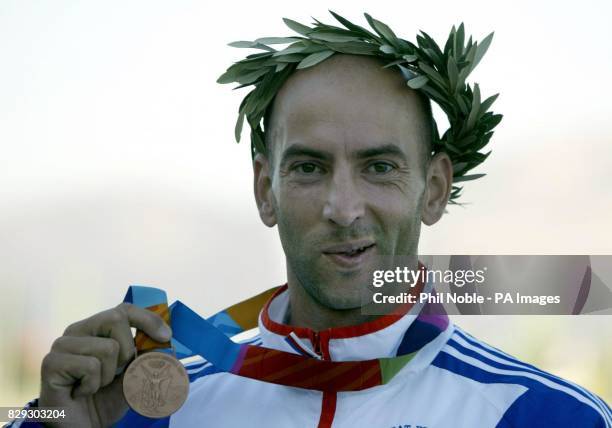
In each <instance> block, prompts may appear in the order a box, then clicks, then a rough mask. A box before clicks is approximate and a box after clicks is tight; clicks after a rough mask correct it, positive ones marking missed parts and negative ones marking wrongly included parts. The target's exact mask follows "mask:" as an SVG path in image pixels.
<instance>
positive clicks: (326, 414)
mask: <svg viewBox="0 0 612 428" xmlns="http://www.w3.org/2000/svg"><path fill="white" fill-rule="evenodd" d="M430 115H431V110H430V108H429V105H428V101H427V100H426V99H424V98H423V96H422V95H421V94H420V93H419V92H417V91H415V90H414V89H411V88H409V87H407V86H406V83H405V75H404V74H402V73H400V72H398V71H397V69H393V68H382V67H381V63H380V61H378V60H377V59H374V58H369V57H367V56H358V55H351V54H342V53H337V54H334V55H333V56H330V55H328V57H327V58H325V60H324V61H320V62H319V63H317V64H316V65H314V66H311V67H308V68H304V69H298V70H296V71H295V72H294V73H292V74H291V75H290V76H288V78H287V80H286V81H285V82H283V84H282V86H281V87H280V89H279V91H278V93H277V94H276V96H275V98H274V101H273V103H272V104H271V106H270V109H269V110H268V111H267V118H266V120H267V124H268V126H267V127H266V128H267V129H266V133H265V150H255V151H254V158H253V171H254V193H255V199H256V202H257V208H258V211H259V215H260V217H261V220H262V221H263V223H264V224H265V225H266V226H268V227H273V226H278V231H279V235H280V239H281V243H282V246H283V250H284V252H285V256H286V267H287V284H286V286H284V287H282V288H280V289H279V290H277V291H276V293H275V294H274V295H273V296H272V298H271V299H270V300H269V301H268V302H267V303H266V305H265V306H264V308H263V309H262V311H261V314H260V316H259V330H260V331H259V335H258V336H257V337H256V338H255V339H254V340H253V341H252V344H254V345H261V346H262V347H266V348H271V349H275V350H280V351H284V352H286V353H291V354H296V355H303V356H304V361H306V362H307V360H308V361H312V360H316V361H319V360H321V361H322V362H325V361H333V362H340V364H338V365H336V366H334V370H335V372H334V373H333V374H329V376H328V374H327V373H325V374H321V373H317V372H316V371H312V372H308V373H307V374H306V375H304V376H302V374H303V373H304V370H301V368H300V367H296V366H293V367H283V368H279V369H278V370H277V371H276V372H273V373H272V376H271V379H272V378H273V379H274V380H269V381H261V380H254V379H251V378H248V377H243V376H236V375H235V374H232V373H226V372H223V371H220V370H219V369H218V368H216V367H215V366H214V365H211V364H210V363H208V362H207V361H205V360H202V359H200V360H198V361H196V362H192V363H190V364H188V365H187V369H188V372H189V374H190V381H191V386H190V392H189V396H188V399H187V401H186V402H185V404H184V405H183V406H182V407H181V408H180V410H178V411H177V412H176V413H174V414H173V415H172V416H171V417H170V418H169V419H163V420H159V421H155V420H150V419H146V418H142V417H139V416H138V415H137V414H135V413H134V412H132V411H128V406H127V403H126V402H125V399H124V398H123V394H122V390H121V381H122V376H121V374H119V375H117V373H119V372H120V371H121V368H122V367H124V366H125V365H126V364H127V363H128V362H129V361H130V360H131V359H132V358H133V356H134V352H135V350H134V340H133V337H132V334H131V330H130V328H131V327H135V328H138V329H140V330H142V331H143V332H144V333H146V334H147V335H148V336H150V337H151V338H153V339H155V340H157V341H159V342H165V341H167V340H168V339H169V338H170V337H171V334H172V333H171V331H170V329H169V328H168V326H167V325H165V324H164V322H163V321H162V319H161V318H160V317H159V316H157V315H155V314H154V313H152V312H149V311H146V310H144V309H142V308H139V307H137V306H135V305H129V304H122V305H119V306H118V307H116V308H113V309H109V310H107V311H104V312H101V313H99V314H96V315H94V316H92V317H90V318H87V319H85V320H83V321H80V322H77V323H75V324H73V325H71V326H69V327H68V328H67V329H66V331H65V333H64V335H63V336H62V337H60V338H58V339H57V340H56V341H55V342H54V344H53V346H52V349H51V351H50V352H49V354H48V355H47V356H46V357H45V359H44V361H43V366H42V387H41V394H40V398H39V400H38V403H36V404H35V405H38V406H42V407H44V406H61V407H63V408H65V409H66V412H67V413H69V414H70V415H71V417H72V418H73V421H74V426H79V427H98V426H110V425H112V424H114V423H118V426H172V427H184V426H185V427H189V426H205V427H244V426H252V427H260V426H265V427H316V426H318V427H332V426H333V427H349V426H350V427H384V428H390V427H412V428H414V427H427V428H434V427H496V426H497V427H523V426H538V427H553V426H554V427H561V426H570V427H571V426H576V427H603V426H611V425H610V424H611V421H612V419H611V415H610V409H609V407H608V406H607V405H606V403H604V402H603V401H602V400H601V399H599V398H598V397H596V396H594V395H593V394H591V393H589V392H588V391H585V390H584V389H582V388H581V387H579V386H576V385H574V384H571V383H569V382H567V381H564V380H562V379H559V378H557V377H555V376H552V375H550V374H547V373H545V372H542V371H540V370H538V369H536V368H534V367H532V366H530V365H528V364H525V363H522V362H520V361H518V360H516V359H514V358H512V357H510V356H508V355H506V354H504V353H502V352H501V351H499V350H497V349H494V348H492V347H490V346H488V345H486V344H484V343H482V342H480V341H478V340H477V339H475V338H473V337H472V336H470V335H468V334H467V333H465V332H463V331H462V330H460V329H459V328H458V327H455V326H453V325H452V324H449V323H448V322H446V321H445V318H444V317H440V318H436V319H435V320H434V322H432V323H429V324H428V323H427V318H425V317H423V316H422V315H419V313H418V311H419V310H421V309H422V307H419V306H417V305H411V304H407V305H401V306H399V307H394V309H393V312H392V313H390V314H387V315H382V316H375V315H368V314H367V313H365V311H363V310H362V309H363V301H362V296H363V292H364V290H365V289H366V288H367V285H368V275H369V273H370V272H371V271H372V270H373V269H375V268H377V266H378V265H379V263H380V261H381V257H384V256H389V255H391V256H407V257H410V256H414V255H416V254H417V253H418V251H417V249H418V241H419V236H420V227H421V223H424V224H426V225H433V224H435V223H436V222H437V221H438V220H439V219H440V218H441V217H442V215H443V213H444V211H445V208H446V205H447V202H448V200H449V197H450V196H451V192H452V184H453V162H452V160H451V158H450V156H449V155H448V154H447V153H446V152H444V151H440V152H438V153H436V154H435V155H433V156H432V149H431V145H430V142H431V140H432V138H433V136H432V129H431V127H430V123H431V120H432V119H431V117H430ZM251 125H253V124H251ZM419 287H420V289H423V288H424V287H425V284H422V283H420V284H419V285H418V287H417V288H419ZM434 327H435V328H434ZM376 359H383V360H381V361H385V363H384V364H386V365H387V366H389V367H394V369H393V370H391V371H387V372H385V375H384V376H383V379H378V378H376V379H375V380H376V382H373V384H371V383H369V382H370V380H371V379H373V378H374V377H375V376H374V375H372V374H371V373H367V372H359V371H355V366H352V365H347V364H344V365H343V364H342V363H346V362H351V361H371V360H376ZM400 360H401V364H400V363H398V361H400ZM381 364H382V363H381ZM304 367H311V366H307V365H305V366H304ZM321 367H328V366H323V365H321ZM300 376H301V377H300ZM332 376H333V377H334V380H335V381H337V382H335V383H334V385H336V386H337V385H339V384H341V387H338V388H335V387H332V386H329V385H328V386H325V387H315V386H313V387H310V386H309V385H310V383H309V381H310V379H316V380H317V382H320V384H324V385H327V384H326V383H325V382H326V379H325V378H326V377H332ZM292 378H296V379H297V380H295V383H293V384H292V383H291V382H292V380H291V379H292ZM279 379H282V382H281V381H280V380H279ZM300 382H301V383H300ZM355 385H358V386H355ZM126 412H127V413H126ZM15 425H16V426H17V424H15ZM57 425H58V426H60V425H61V424H57ZM64 426H66V425H64Z"/></svg>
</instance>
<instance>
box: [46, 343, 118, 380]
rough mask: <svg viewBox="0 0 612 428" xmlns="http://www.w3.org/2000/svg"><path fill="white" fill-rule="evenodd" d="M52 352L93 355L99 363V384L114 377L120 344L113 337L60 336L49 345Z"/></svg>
mask: <svg viewBox="0 0 612 428" xmlns="http://www.w3.org/2000/svg"><path fill="white" fill-rule="evenodd" d="M51 350H52V351H53V352H59V353H62V354H77V355H87V356H91V357H95V358H97V359H98V360H100V364H101V370H102V371H101V386H106V385H108V384H109V383H111V382H112V381H113V379H114V378H115V375H116V372H117V367H118V364H119V350H120V345H119V342H117V341H116V340H115V339H112V338H106V337H84V336H79V337H76V336H62V337H60V338H58V339H57V340H56V341H55V342H53V345H52V347H51Z"/></svg>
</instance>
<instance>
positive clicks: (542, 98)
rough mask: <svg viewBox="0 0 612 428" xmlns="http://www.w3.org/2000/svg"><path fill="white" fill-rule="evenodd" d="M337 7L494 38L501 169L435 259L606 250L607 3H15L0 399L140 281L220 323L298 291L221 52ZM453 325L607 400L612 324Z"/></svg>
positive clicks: (2, 189) (7, 101) (559, 320)
mask: <svg viewBox="0 0 612 428" xmlns="http://www.w3.org/2000/svg"><path fill="white" fill-rule="evenodd" d="M208 4H209V5H210V3H208ZM329 7H332V8H333V9H334V10H335V11H336V12H339V13H340V14H342V15H344V16H346V17H347V18H349V19H351V20H353V21H357V22H360V23H365V20H364V19H363V17H362V15H361V14H362V13H363V12H366V11H367V12H369V13H370V14H372V15H373V16H374V17H375V18H378V19H380V20H382V21H384V22H386V23H388V24H389V25H390V26H391V27H392V28H393V29H394V30H395V31H396V32H397V33H398V35H400V36H401V37H403V38H406V39H408V40H415V37H416V32H417V30H419V29H423V30H425V31H427V32H428V33H429V34H431V35H432V36H433V37H434V38H435V39H436V40H438V41H442V42H443V41H445V40H446V37H447V35H448V32H449V30H450V28H451V26H452V25H453V24H459V23H460V22H462V21H463V22H465V24H466V29H467V32H468V34H473V35H474V36H475V37H476V39H482V38H483V37H484V36H486V35H487V34H488V33H489V32H491V31H495V38H494V40H493V44H492V46H491V48H490V50H489V52H488V54H487V55H486V56H485V58H484V60H483V62H482V63H481V64H480V65H479V67H478V69H477V70H476V72H475V73H474V74H473V75H472V77H471V81H472V82H473V81H476V82H479V83H480V85H481V90H482V92H483V95H484V96H488V95H492V94H493V93H496V92H500V93H501V96H500V97H499V99H498V101H497V102H496V104H495V105H494V110H495V111H499V112H502V113H503V114H504V120H503V122H502V124H501V125H500V126H499V128H498V130H497V131H496V134H495V137H494V138H493V140H492V145H491V148H492V149H493V153H492V154H491V156H490V157H489V159H488V160H487V162H485V163H484V164H483V165H482V166H481V167H480V168H479V170H478V171H474V172H483V173H487V176H486V177H485V178H483V179H481V180H478V181H477V182H470V183H468V184H467V185H466V186H465V189H464V194H463V197H462V199H463V202H466V203H468V205H466V206H465V207H455V206H453V207H450V209H449V213H448V215H446V216H445V217H444V218H443V219H442V220H441V221H440V222H439V223H438V224H436V225H435V226H433V227H429V228H425V229H423V233H422V241H421V245H420V252H421V253H423V254H612V239H611V238H612V226H611V223H610V212H611V211H612V190H611V187H610V171H612V121H610V118H611V117H612V105H611V101H610V100H612V85H610V80H609V79H610V75H612V55H611V54H612V52H611V48H610V44H609V41H610V40H612V27H611V26H610V25H609V20H610V18H611V17H612V3H610V2H606V1H603V0H601V1H591V0H585V1H581V2H575V1H572V2H559V1H555V2H553V1H543V2H537V3H536V2H527V1H513V2H496V3H495V4H493V3H491V2H489V1H484V0H483V1H461V2H445V3H440V2H391V1H378V2H374V3H372V2H362V1H355V0H352V1H336V2H334V3H333V6H330V3H329V2H323V1H318V0H316V1H314V0H313V1H309V2H303V3H302V2H286V1H282V2H281V1H276V2H265V3H262V2H250V3H246V2H244V3H241V4H237V3H236V2H215V3H214V8H211V7H210V6H207V4H206V3H205V2H199V1H180V0H179V1H173V2H168V1H146V2H145V1H130V2H92V1H55V2H43V1H18V0H2V1H0V289H1V290H0V291H1V297H0V313H2V328H1V329H0V385H1V386H2V387H1V388H0V406H17V405H21V404H23V403H25V402H26V401H27V400H29V399H31V398H33V397H36V396H37V395H38V378H39V370H40V362H41V359H42V357H43V356H44V354H45V353H46V352H47V351H48V349H49V347H50V345H51V343H52V341H53V340H54V338H55V337H57V336H59V335H61V333H62V332H63V330H64V328H65V327H66V326H67V325H68V324H70V323H72V322H74V321H76V320H79V319H82V318H84V317H87V316H89V315H91V314H93V313H95V312H98V311H100V310H103V309H106V308H108V307H111V306H114V305H116V304H118V303H119V302H121V300H122V299H123V295H124V293H125V290H126V288H127V286H128V285H130V284H146V285H152V286H157V287H161V288H164V289H166V290H167V292H168V295H169V297H170V299H171V300H174V299H181V300H182V301H185V302H187V303H188V304H189V305H190V306H191V307H193V308H194V309H195V310H197V311H198V312H199V313H201V314H203V315H207V314H212V313H214V312H216V311H218V310H220V309H222V308H224V307H226V306H228V305H230V304H231V303H234V302H236V301H239V300H241V299H242V298H245V297H247V296H250V295H253V294H255V293H257V292H260V291H262V290H264V289H267V288H269V287H271V286H274V285H279V284H281V283H283V282H284V280H285V275H284V266H283V262H284V260H283V253H282V249H281V247H280V244H279V241H278V238H277V235H276V231H275V230H273V229H267V228H266V227H265V226H263V225H262V224H261V223H260V221H259V218H258V215H257V212H256V209H255V204H254V200H253V197H252V194H251V188H252V184H251V166H250V156H249V147H248V143H247V140H248V138H247V135H246V133H245V135H244V138H243V143H242V144H239V145H237V144H235V143H234V141H233V129H234V123H235V119H236V113H237V110H238V104H239V102H240V100H241V98H242V97H243V96H244V95H245V92H244V91H234V92H232V91H231V90H230V87H229V86H221V85H218V84H216V83H215V80H216V79H217V77H218V76H219V75H220V74H221V73H222V72H223V71H224V70H225V69H226V68H227V66H229V65H230V64H231V62H232V61H236V60H238V59H240V58H241V56H242V55H243V54H244V53H245V51H242V50H237V49H234V48H229V47H227V46H226V44H227V43H229V42H231V41H235V40H252V39H255V38H258V37H262V36H277V35H285V34H286V35H289V34H290V33H289V30H288V29H286V28H285V27H284V24H283V23H282V20H281V18H282V17H289V18H292V19H295V20H297V21H301V22H304V23H308V24H310V23H311V22H312V20H311V18H310V17H311V16H312V17H316V18H318V19H320V20H323V21H325V22H331V21H332V18H331V16H329V14H328V12H327V9H328V8H329ZM440 122H441V124H442V125H443V124H444V121H442V120H441V121H440ZM443 130H444V129H442V131H443ZM455 322H457V323H458V324H459V325H461V326H462V327H464V328H465V329H466V330H468V331H469V332H471V333H472V334H474V335H476V336H478V337H479V338H481V339H483V340H485V341H488V342H489V343H491V344H493V345H494V346H497V347H501V348H503V349H504V350H505V351H507V352H508V353H511V354H513V355H515V356H517V357H519V358H521V359H523V360H526V361H528V362H530V363H533V364H535V365H537V366H539V367H540V368H542V369H545V370H547V371H551V372H553V373H555V374H558V375H560V376H562V377H565V378H568V379H570V380H572V381H574V382H577V383H580V384H582V385H584V386H585V387H587V388H588V389H590V390H592V391H593V392H595V393H597V394H599V395H601V396H602V397H603V398H604V399H606V400H607V401H608V402H610V401H612V382H610V379H612V365H611V364H610V362H611V361H612V329H611V328H610V327H611V326H612V316H610V315H597V316H595V315H594V316H537V317H536V316H522V317H521V316H505V317H500V316H497V317H494V316H480V317H476V316H474V317H466V316H464V317H456V318H455Z"/></svg>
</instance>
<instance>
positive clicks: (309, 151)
mask: <svg viewBox="0 0 612 428" xmlns="http://www.w3.org/2000/svg"><path fill="white" fill-rule="evenodd" d="M381 155H391V156H397V157H399V158H400V159H402V160H404V161H406V160H407V157H406V154H405V153H404V152H403V151H402V149H401V148H400V147H399V146H397V145H396V144H391V143H390V144H385V145H383V146H375V147H370V148H367V149H361V150H357V151H355V153H353V154H352V157H354V158H356V159H368V158H372V157H376V156H381ZM299 156H307V157H310V158H314V159H320V160H326V161H329V160H332V159H333V157H334V156H333V155H332V154H331V153H330V152H327V151H324V150H317V149H313V148H311V147H308V146H305V145H303V144H293V145H291V146H289V147H288V148H287V149H286V150H285V151H284V152H283V155H282V157H281V162H280V163H281V165H282V164H284V163H286V162H287V161H288V160H289V159H291V158H294V157H299Z"/></svg>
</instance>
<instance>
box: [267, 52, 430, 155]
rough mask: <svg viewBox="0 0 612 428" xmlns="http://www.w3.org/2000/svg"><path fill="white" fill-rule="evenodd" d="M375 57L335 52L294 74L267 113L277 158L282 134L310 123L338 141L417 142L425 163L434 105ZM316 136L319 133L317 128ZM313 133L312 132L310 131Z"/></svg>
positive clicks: (270, 150)
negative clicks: (388, 140) (381, 139)
mask: <svg viewBox="0 0 612 428" xmlns="http://www.w3.org/2000/svg"><path fill="white" fill-rule="evenodd" d="M382 66H383V64H382V63H381V62H380V61H378V60H377V59H374V58H371V57H366V56H358V55H344V54H335V55H333V56H332V57H330V58H329V59H327V60H325V61H323V62H322V63H320V64H317V65H316V66H314V67H310V68H307V69H304V70H298V71H297V72H295V73H294V74H293V75H292V76H291V77H290V78H289V79H288V80H287V82H285V84H284V85H283V86H282V88H281V90H280V91H279V93H278V94H277V96H276V98H275V100H274V103H273V106H272V108H271V109H269V111H268V115H267V117H266V123H265V129H266V147H267V151H268V155H269V156H271V157H272V158H274V152H275V150H274V147H275V146H276V144H275V142H276V140H277V139H278V138H287V137H291V135H288V133H291V131H292V129H294V128H295V126H296V125H297V126H298V127H299V128H301V129H303V128H304V127H309V128H311V129H313V130H315V131H316V129H317V128H318V132H319V133H322V134H326V135H322V137H325V138H335V139H337V140H338V141H339V142H340V141H343V142H348V141H351V140H353V141H355V142H357V140H364V139H370V140H371V141H376V140H378V139H379V138H380V137H381V136H383V135H384V136H385V137H386V138H391V139H392V140H393V141H394V142H397V143H400V142H409V143H412V142H415V141H418V146H419V148H420V149H419V153H418V156H419V158H420V160H421V162H422V163H423V161H425V160H427V159H428V158H429V155H430V153H431V107H430V104H429V101H428V99H427V98H426V97H425V96H424V95H422V94H420V93H419V92H417V91H415V90H413V89H410V88H409V87H408V86H407V85H406V81H405V79H404V77H403V76H402V75H401V73H400V72H399V71H398V70H397V69H395V68H383V67H382ZM315 134H316V132H315ZM309 135H310V134H309Z"/></svg>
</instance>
